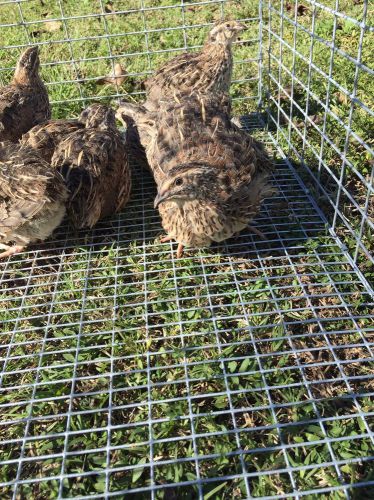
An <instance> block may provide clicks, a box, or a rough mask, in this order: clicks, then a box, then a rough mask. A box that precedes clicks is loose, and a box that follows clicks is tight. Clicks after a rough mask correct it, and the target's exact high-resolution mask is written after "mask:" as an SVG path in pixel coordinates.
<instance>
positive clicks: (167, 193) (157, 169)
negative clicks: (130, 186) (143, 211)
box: [118, 94, 273, 256]
mask: <svg viewBox="0 0 374 500" xmlns="http://www.w3.org/2000/svg"><path fill="white" fill-rule="evenodd" d="M228 99H229V98H228V96H227V95H226V94H221V95H218V94H217V95H216V96H215V97H213V96H211V97H209V96H207V95H205V94H203V95H200V94H194V95H190V96H188V97H185V98H178V99H177V100H174V99H171V100H169V101H167V102H166V101H164V102H163V104H162V106H161V107H160V109H159V111H158V113H155V112H152V111H149V110H147V109H146V108H145V107H144V106H136V105H133V104H129V103H122V104H121V105H120V106H119V109H118V114H119V115H122V116H130V117H131V119H133V120H134V121H135V123H136V125H137V128H138V131H139V135H140V141H141V143H142V145H143V146H144V148H145V150H146V154H147V159H148V162H149V165H150V167H151V169H152V172H153V174H154V178H155V180H156V184H157V190H158V194H157V197H156V199H155V207H158V208H159V212H160V215H161V219H162V225H163V228H164V229H165V231H166V233H167V237H166V239H164V241H167V240H168V239H173V240H176V241H177V242H178V243H179V246H178V251H177V255H178V256H180V255H181V254H182V251H183V247H184V246H191V247H205V246H210V244H211V243H212V242H214V241H217V242H219V241H223V240H225V239H227V238H230V237H231V236H233V235H235V234H236V233H238V232H240V231H241V230H243V229H244V228H246V227H247V226H248V225H249V223H250V222H251V220H252V219H253V218H254V216H255V215H256V214H257V213H258V211H259V209H260V206H261V202H262V201H263V199H264V198H266V197H268V196H270V195H271V194H272V192H273V189H272V187H271V184H270V180H269V176H270V173H271V171H272V168H273V163H272V161H271V160H270V158H269V156H268V154H267V153H266V151H265V149H264V147H263V145H262V144H261V143H260V142H258V141H257V140H255V139H254V138H252V137H251V136H250V135H248V134H247V133H246V132H244V131H242V130H241V129H239V128H238V127H237V126H236V125H234V124H233V123H232V122H231V120H230V116H229V114H228V113H227V111H226V109H227V107H228V102H227V101H228ZM252 229H254V231H255V232H258V231H256V230H255V228H252Z"/></svg>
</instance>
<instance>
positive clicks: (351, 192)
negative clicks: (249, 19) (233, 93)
mask: <svg viewBox="0 0 374 500" xmlns="http://www.w3.org/2000/svg"><path fill="white" fill-rule="evenodd" d="M263 12H264V21H263V33H264V34H263V39H264V45H265V46H266V49H267V51H265V50H263V52H264V53H266V54H267V64H264V65H263V67H264V69H265V74H264V76H263V79H264V82H265V84H266V92H267V103H268V107H267V111H268V116H269V124H270V128H271V129H272V133H273V134H274V136H275V137H276V139H277V141H278V142H279V144H280V145H281V146H282V147H283V149H284V150H285V151H286V152H287V154H289V156H290V157H291V158H293V159H294V161H295V164H298V165H299V166H300V168H299V171H300V173H301V175H302V176H303V178H304V179H305V180H306V181H307V182H308V186H309V187H310V188H311V190H312V193H313V196H314V198H315V199H316V201H317V203H318V205H319V207H320V208H321V209H322V210H323V212H324V213H325V215H326V217H327V219H328V221H329V224H330V226H331V228H332V231H334V232H335V233H336V234H338V235H339V237H340V238H341V239H342V241H343V242H344V244H345V245H346V246H347V248H348V251H349V253H350V255H351V256H352V258H353V260H354V262H355V263H358V264H359V266H360V268H361V270H362V271H363V272H364V273H365V274H366V275H367V276H368V275H369V273H370V267H371V265H372V263H373V255H372V236H371V235H372V234H373V229H374V227H373V218H372V217H373V214H372V199H373V190H374V188H373V168H374V167H373V140H372V136H371V131H372V130H373V125H374V112H373V95H374V92H373V90H374V89H373V85H374V84H373V74H374V70H373V67H372V61H371V59H372V58H371V53H372V51H371V47H372V45H373V42H374V28H373V12H372V11H370V10H369V9H368V3H367V2H366V1H365V2H354V4H352V2H342V1H340V2H338V1H336V2H324V3H323V2H314V1H309V0H308V1H306V2H297V1H296V2H285V1H283V0H279V1H276V2H263Z"/></svg>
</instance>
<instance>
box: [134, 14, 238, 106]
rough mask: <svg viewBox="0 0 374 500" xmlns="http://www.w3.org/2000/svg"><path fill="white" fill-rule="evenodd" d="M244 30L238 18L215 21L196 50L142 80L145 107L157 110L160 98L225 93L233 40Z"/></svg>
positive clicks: (175, 58)
mask: <svg viewBox="0 0 374 500" xmlns="http://www.w3.org/2000/svg"><path fill="white" fill-rule="evenodd" d="M244 29H245V27H244V25H243V24H241V23H239V22H237V21H221V22H219V23H217V24H216V25H215V26H214V27H213V28H212V30H211V31H210V33H209V34H208V37H207V39H206V41H205V44H204V46H203V48H202V49H201V51H199V52H186V53H184V54H180V55H178V56H176V57H174V58H173V59H171V60H170V61H168V62H167V63H166V64H165V65H164V66H162V67H161V68H160V69H159V70H158V71H156V73H154V74H153V75H152V76H151V77H150V78H148V80H146V81H145V82H144V85H145V88H146V94H147V99H146V103H145V106H146V108H148V109H150V110H156V109H157V107H158V105H159V102H160V100H161V99H168V98H169V99H170V98H172V97H173V96H180V95H181V96H184V95H190V94H193V93H196V92H200V93H211V94H212V95H215V94H216V93H226V92H228V91H229V88H230V84H231V74H232V66H233V57H232V43H233V42H234V41H235V40H236V39H237V37H238V36H239V34H240V33H241V32H242V31H243V30H244Z"/></svg>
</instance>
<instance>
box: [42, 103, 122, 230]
mask: <svg viewBox="0 0 374 500" xmlns="http://www.w3.org/2000/svg"><path fill="white" fill-rule="evenodd" d="M80 121H84V122H85V124H86V127H85V128H84V129H83V130H77V131H75V132H73V133H71V134H69V135H68V136H67V137H65V139H63V141H62V142H60V143H59V144H58V146H57V148H56V150H55V152H54V154H53V157H52V166H54V167H55V168H57V169H58V170H59V171H60V172H61V173H62V175H63V177H64V178H65V181H66V184H67V186H68V188H69V191H70V199H69V203H68V215H69V218H70V220H71V222H72V223H73V225H74V226H75V227H76V228H84V227H92V226H94V225H95V224H96V222H97V221H98V220H99V219H101V218H103V217H106V216H109V215H112V214H113V213H115V212H118V211H119V210H121V209H122V208H123V207H124V205H125V204H126V203H127V201H128V199H129V197H130V190H131V173H130V168H129V162H128V155H127V151H126V145H125V140H124V138H123V136H122V135H121V134H120V132H119V131H118V129H117V127H116V124H115V115H114V111H113V110H112V109H111V108H108V107H107V106H103V105H101V104H93V105H91V106H89V107H88V108H87V109H86V110H85V111H83V113H82V114H81V116H80Z"/></svg>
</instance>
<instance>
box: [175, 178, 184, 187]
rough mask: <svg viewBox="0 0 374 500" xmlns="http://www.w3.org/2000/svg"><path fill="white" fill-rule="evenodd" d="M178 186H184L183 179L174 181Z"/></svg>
mask: <svg viewBox="0 0 374 500" xmlns="http://www.w3.org/2000/svg"><path fill="white" fill-rule="evenodd" d="M174 184H175V185H176V186H181V185H182V184H183V179H182V178H181V177H177V178H176V179H175V181H174Z"/></svg>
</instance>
